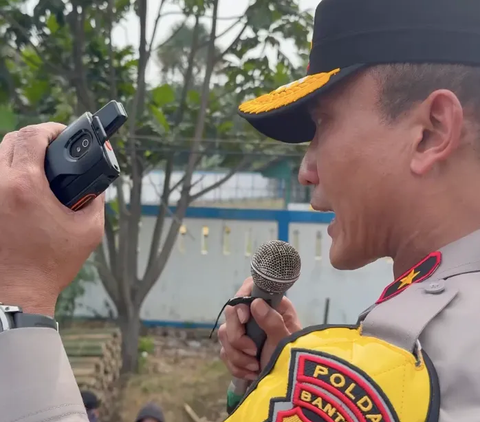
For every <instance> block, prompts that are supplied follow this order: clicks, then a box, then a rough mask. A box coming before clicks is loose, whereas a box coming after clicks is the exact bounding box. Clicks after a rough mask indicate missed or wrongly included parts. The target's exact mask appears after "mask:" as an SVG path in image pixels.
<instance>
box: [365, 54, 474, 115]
mask: <svg viewBox="0 0 480 422" xmlns="http://www.w3.org/2000/svg"><path fill="white" fill-rule="evenodd" d="M367 72H369V73H370V74H371V75H373V77H374V78H375V79H376V80H377V81H378V82H379V84H380V95H379V103H380V104H379V105H380V109H381V111H382V112H383V113H384V114H385V117H386V118H387V119H389V120H396V119H397V118H399V117H400V116H401V115H402V114H403V113H405V112H407V111H408V110H409V109H410V108H411V107H413V106H414V104H416V103H418V102H421V101H424V100H425V99H426V98H427V97H428V96H429V95H430V94H431V93H432V92H434V91H436V90H438V89H448V90H450V91H452V92H453V93H454V94H455V95H456V96H457V97H458V99H459V101H460V102H461V103H462V105H463V106H464V107H467V108H468V107H471V108H472V111H473V113H474V114H475V115H478V119H477V121H479V122H480V67H475V66H468V65H462V64H437V63H419V64H415V63H398V64H385V65H376V66H372V67H369V68H368V69H367Z"/></svg>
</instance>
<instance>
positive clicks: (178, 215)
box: [135, 0, 218, 303]
mask: <svg viewBox="0 0 480 422" xmlns="http://www.w3.org/2000/svg"><path fill="white" fill-rule="evenodd" d="M217 15H218V0H213V18H212V28H211V32H210V43H209V46H208V53H207V68H206V70H205V79H204V81H203V85H202V93H201V101H200V110H199V112H198V116H197V122H196V125H195V134H194V139H193V142H192V145H191V153H190V156H189V159H188V164H187V168H186V171H185V181H184V184H183V189H182V193H181V196H180V199H179V201H178V203H177V209H176V210H175V219H172V223H171V224H170V229H169V231H168V234H167V237H166V239H165V242H164V244H163V246H162V250H161V252H160V253H159V254H158V256H157V259H156V260H155V262H154V263H153V265H151V266H150V268H148V270H147V272H146V274H145V277H144V278H143V280H142V282H141V283H139V286H138V290H137V292H136V295H135V300H136V301H137V303H141V302H142V301H143V299H144V298H145V296H146V295H147V294H148V292H149V291H150V289H151V288H152V286H153V285H154V284H155V282H156V281H157V280H158V277H159V276H160V274H161V273H162V271H163V269H164V268H165V265H166V264H167V261H168V258H169V257H170V254H171V253H172V250H173V245H174V243H175V241H176V239H177V236H178V229H179V228H180V225H181V221H182V220H183V218H184V216H185V212H186V210H187V207H188V203H189V202H188V200H189V197H190V194H189V193H190V188H191V186H190V185H191V182H192V176H193V171H194V169H195V164H196V163H197V160H198V155H199V150H200V142H201V140H202V137H203V132H204V129H205V117H206V114H207V107H208V100H209V94H210V80H211V77H212V74H213V69H214V66H215V39H216V37H215V34H216V31H217Z"/></svg>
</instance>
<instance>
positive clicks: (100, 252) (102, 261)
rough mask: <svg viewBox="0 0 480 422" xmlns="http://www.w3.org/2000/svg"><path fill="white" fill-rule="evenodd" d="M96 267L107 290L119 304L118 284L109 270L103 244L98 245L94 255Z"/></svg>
mask: <svg viewBox="0 0 480 422" xmlns="http://www.w3.org/2000/svg"><path fill="white" fill-rule="evenodd" d="M94 258H95V267H96V268H97V271H98V275H99V276H100V279H101V280H102V283H103V285H104V287H105V290H106V291H107V293H108V294H109V296H110V297H111V299H112V300H113V302H114V303H115V305H117V304H118V301H119V294H118V283H117V280H116V279H115V277H114V276H113V274H112V273H111V271H110V270H109V269H108V264H107V259H106V257H105V251H104V249H103V242H102V243H100V245H98V247H97V249H96V250H95V253H94Z"/></svg>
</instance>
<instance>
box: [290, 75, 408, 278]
mask: <svg viewBox="0 0 480 422" xmlns="http://www.w3.org/2000/svg"><path fill="white" fill-rule="evenodd" d="M378 90H379V89H378V86H377V84H376V82H375V80H374V79H373V78H372V77H371V76H369V75H359V76H357V77H355V79H352V80H351V81H349V82H347V83H346V84H344V85H343V86H341V87H338V88H335V89H334V90H332V92H331V93H330V94H328V95H327V96H326V97H324V98H322V101H321V106H319V107H317V108H315V109H313V110H312V117H313V118H314V120H315V121H316V123H317V132H316V135H315V138H314V140H313V141H312V142H311V144H310V146H309V148H308V151H307V153H306V155H305V157H304V159H303V161H302V165H301V168H300V172H299V180H300V183H302V184H305V185H307V184H308V185H315V190H314V193H313V195H312V201H311V204H312V207H313V208H314V209H316V210H320V211H334V212H335V215H336V218H335V220H334V221H333V222H332V224H331V225H330V226H329V228H328V231H329V234H330V236H331V237H332V247H331V250H330V260H331V263H332V265H333V266H334V267H335V268H338V269H355V268H359V267H362V266H364V265H366V264H368V263H370V262H372V261H374V260H376V259H378V258H379V257H381V256H386V255H388V254H389V251H388V248H389V237H390V234H391V233H390V232H389V227H391V224H390V225H389V221H390V220H391V219H392V218H395V214H396V209H397V203H396V202H397V201H396V198H397V197H398V196H399V195H398V193H399V192H398V189H401V187H402V179H403V178H404V177H405V174H404V172H405V169H407V170H408V165H406V166H405V165H404V164H406V163H403V164H402V156H404V155H405V154H404V153H403V151H402V148H403V149H405V147H404V146H403V147H402V145H405V143H402V142H401V140H402V137H404V135H405V133H404V131H403V129H402V127H401V126H398V127H396V126H392V125H388V124H387V123H386V122H384V121H383V119H382V115H381V113H380V112H379V109H378Z"/></svg>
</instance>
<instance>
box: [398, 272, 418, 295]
mask: <svg viewBox="0 0 480 422" xmlns="http://www.w3.org/2000/svg"><path fill="white" fill-rule="evenodd" d="M418 274H420V271H415V269H413V270H412V271H410V272H409V273H408V275H407V276H405V277H403V278H402V279H401V280H400V285H399V286H398V288H397V290H399V289H401V288H402V287H404V286H408V285H409V284H412V283H413V280H414V279H415V277H416V276H417V275H418Z"/></svg>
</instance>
